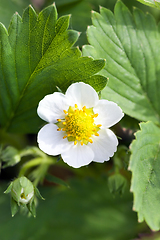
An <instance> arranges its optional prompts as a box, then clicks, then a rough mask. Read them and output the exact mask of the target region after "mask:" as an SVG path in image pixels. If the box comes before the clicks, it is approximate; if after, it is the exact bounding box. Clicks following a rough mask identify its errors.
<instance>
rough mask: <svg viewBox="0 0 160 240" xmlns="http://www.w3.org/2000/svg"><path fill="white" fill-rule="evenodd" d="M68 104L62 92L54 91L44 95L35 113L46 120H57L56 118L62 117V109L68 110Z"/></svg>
mask: <svg viewBox="0 0 160 240" xmlns="http://www.w3.org/2000/svg"><path fill="white" fill-rule="evenodd" d="M68 107H69V105H68V104H67V99H66V97H65V95H64V94H62V93H59V92H55V93H53V94H49V95H46V96H45V97H44V98H43V99H42V100H41V101H40V102H39V105H38V109H37V113H38V115H39V117H40V118H42V119H43V120H45V121H46V122H50V123H51V122H52V123H55V122H57V119H59V118H64V116H65V114H64V112H63V110H68Z"/></svg>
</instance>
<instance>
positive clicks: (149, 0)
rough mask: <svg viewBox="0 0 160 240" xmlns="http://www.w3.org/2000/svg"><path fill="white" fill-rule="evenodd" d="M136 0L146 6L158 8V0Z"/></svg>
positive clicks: (159, 2)
mask: <svg viewBox="0 0 160 240" xmlns="http://www.w3.org/2000/svg"><path fill="white" fill-rule="evenodd" d="M137 1H139V2H140V3H143V4H145V5H147V6H150V7H155V8H158V9H160V0H137Z"/></svg>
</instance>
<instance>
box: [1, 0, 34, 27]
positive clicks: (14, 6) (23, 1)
mask: <svg viewBox="0 0 160 240" xmlns="http://www.w3.org/2000/svg"><path fill="white" fill-rule="evenodd" d="M30 3H31V1H29V0H5V1H3V0H0V22H2V23H3V24H4V25H5V26H7V27H8V26H9V23H10V18H11V16H12V15H13V14H14V13H15V12H19V13H20V14H22V12H23V9H24V8H26V7H27V6H28V5H29V4H30Z"/></svg>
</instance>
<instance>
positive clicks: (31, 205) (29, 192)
mask: <svg viewBox="0 0 160 240" xmlns="http://www.w3.org/2000/svg"><path fill="white" fill-rule="evenodd" d="M37 192H38V193H39V191H38V189H37V188H36V187H35V186H34V185H33V183H32V182H31V181H30V180H28V179H27V178H26V177H24V176H23V177H20V178H17V179H16V180H14V181H13V182H11V184H10V185H9V187H8V188H7V190H6V191H5V192H4V193H11V212H12V216H14V215H15V214H16V212H17V211H18V206H20V207H21V206H22V207H25V206H27V208H28V211H29V212H30V213H31V214H32V215H33V216H34V217H35V216H36V212H35V195H38V197H41V195H40V193H39V194H37ZM41 199H43V198H42V197H41Z"/></svg>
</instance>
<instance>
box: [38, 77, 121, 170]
mask: <svg viewBox="0 0 160 240" xmlns="http://www.w3.org/2000/svg"><path fill="white" fill-rule="evenodd" d="M37 113H38V115H39V117H40V118H42V119H43V120H45V121H46V122H48V124H46V125H45V126H44V127H42V129H41V130H40V131H39V133H38V139H37V141H38V144H39V148H40V149H41V150H42V151H44V152H45V153H47V154H49V155H53V156H55V155H59V154H61V157H62V159H63V161H64V162H65V163H67V164H68V165H69V166H72V167H74V168H79V167H81V166H84V165H88V164H89V163H90V162H92V161H94V162H101V163H103V162H104V161H108V160H109V159H110V157H112V156H113V155H114V152H116V150H117V145H118V140H117V137H116V136H115V134H114V133H113V132H112V131H111V130H110V129H109V128H110V127H111V126H113V125H114V124H116V123H117V122H119V121H120V120H121V118H122V117H123V116H124V114H123V112H122V110H121V108H120V107H119V106H118V105H117V104H116V103H114V102H111V101H108V100H99V97H98V94H97V92H96V91H95V90H94V89H93V88H92V87H91V86H90V85H88V84H85V83H83V82H79V83H73V84H72V85H71V86H69V88H68V89H67V91H66V93H65V94H62V93H60V92H55V93H53V94H49V95H47V96H45V97H44V98H43V99H42V100H41V101H40V103H39V106H38V109H37Z"/></svg>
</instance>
